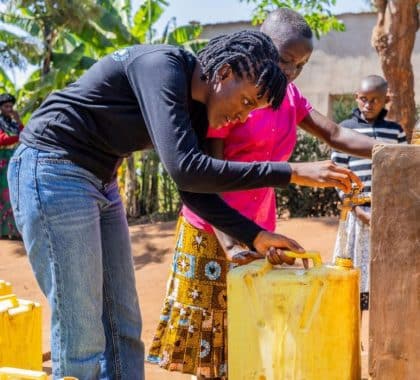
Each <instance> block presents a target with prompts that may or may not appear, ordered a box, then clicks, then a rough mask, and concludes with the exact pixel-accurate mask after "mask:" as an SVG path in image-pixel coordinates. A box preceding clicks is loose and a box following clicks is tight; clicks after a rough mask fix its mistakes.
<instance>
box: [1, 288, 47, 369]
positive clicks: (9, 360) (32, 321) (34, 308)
mask: <svg viewBox="0 0 420 380" xmlns="http://www.w3.org/2000/svg"><path fill="white" fill-rule="evenodd" d="M41 329H42V324H41V305H40V304H39V303H37V302H32V301H26V300H22V299H18V298H17V297H16V296H15V295H14V294H9V295H5V296H1V297H0V367H15V368H22V369H27V370H35V371H39V370H41V369H42V347H41V334H42V330H41Z"/></svg>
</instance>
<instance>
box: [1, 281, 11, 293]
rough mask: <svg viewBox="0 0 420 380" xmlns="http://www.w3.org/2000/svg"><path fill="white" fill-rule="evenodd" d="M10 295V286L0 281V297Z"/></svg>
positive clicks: (8, 283)
mask: <svg viewBox="0 0 420 380" xmlns="http://www.w3.org/2000/svg"><path fill="white" fill-rule="evenodd" d="M11 293H12V284H11V283H10V282H7V281H4V280H0V296H5V295H8V294H11Z"/></svg>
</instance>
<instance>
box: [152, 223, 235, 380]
mask: <svg viewBox="0 0 420 380" xmlns="http://www.w3.org/2000/svg"><path fill="white" fill-rule="evenodd" d="M229 268H230V263H229V262H228V261H227V260H226V257H225V254H224V252H223V250H222V248H221V247H220V245H219V243H218V242H217V240H216V237H215V235H214V234H209V233H206V232H205V231H202V230H199V229H197V228H195V227H193V226H192V225H190V224H189V223H188V222H187V221H186V220H185V219H184V218H182V217H181V218H180V220H179V221H178V227H177V242H176V246H175V255H174V258H173V263H172V268H171V273H170V276H169V280H168V285H167V293H166V298H165V300H164V305H163V310H162V314H161V316H160V322H159V325H158V328H157V331H156V334H155V336H154V338H153V342H152V346H151V348H150V350H149V355H148V357H147V360H148V361H149V362H151V363H156V364H159V366H161V367H162V368H165V369H167V370H169V371H179V372H182V373H188V374H192V375H197V376H198V375H201V376H203V377H205V378H215V377H218V378H221V379H225V378H226V376H227V374H226V369H227V336H226V333H227V321H226V312H227V311H226V273H227V271H228V270H229Z"/></svg>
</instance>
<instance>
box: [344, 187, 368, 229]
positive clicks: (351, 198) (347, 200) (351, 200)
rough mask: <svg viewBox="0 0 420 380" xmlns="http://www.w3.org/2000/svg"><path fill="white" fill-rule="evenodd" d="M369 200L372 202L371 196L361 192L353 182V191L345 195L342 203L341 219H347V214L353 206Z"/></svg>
mask: <svg viewBox="0 0 420 380" xmlns="http://www.w3.org/2000/svg"><path fill="white" fill-rule="evenodd" d="M368 202H370V196H369V195H364V194H361V193H360V188H359V187H358V186H357V185H355V184H353V186H352V190H351V192H350V193H349V194H345V195H344V198H343V202H342V203H341V207H340V209H341V212H340V220H343V221H345V220H346V219H347V214H348V213H349V211H351V210H352V209H353V207H355V206H359V205H362V204H364V203H368Z"/></svg>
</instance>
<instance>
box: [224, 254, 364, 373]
mask: <svg viewBox="0 0 420 380" xmlns="http://www.w3.org/2000/svg"><path fill="white" fill-rule="evenodd" d="M289 255H290V256H294V257H306V258H310V259H312V260H313V262H314V267H313V268H311V269H308V270H305V269H303V268H302V269H301V268H283V267H281V268H280V267H279V268H278V267H273V266H271V265H270V264H269V263H268V262H267V261H265V260H258V261H254V262H253V263H251V264H248V265H245V266H242V267H238V268H235V269H233V270H231V271H230V272H229V274H228V337H229V339H228V342H229V343H228V371H229V379H232V380H254V379H255V380H360V377H361V371H360V336H359V335H360V332H359V328H360V326H359V319H360V310H359V308H360V305H359V297H360V296H359V271H358V270H357V269H354V268H353V267H352V263H351V260H347V259H344V260H341V262H340V263H337V265H323V264H322V262H321V257H320V255H319V254H318V253H306V254H305V255H299V254H293V253H289Z"/></svg>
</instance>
